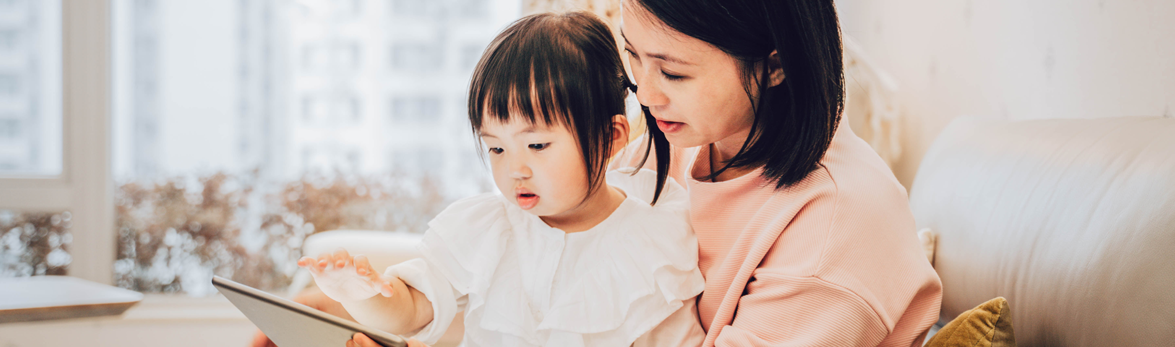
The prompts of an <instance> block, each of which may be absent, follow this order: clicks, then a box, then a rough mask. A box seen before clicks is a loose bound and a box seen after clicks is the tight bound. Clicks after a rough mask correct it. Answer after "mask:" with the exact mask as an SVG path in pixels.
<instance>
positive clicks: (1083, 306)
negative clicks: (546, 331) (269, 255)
mask: <svg viewBox="0 0 1175 347" xmlns="http://www.w3.org/2000/svg"><path fill="white" fill-rule="evenodd" d="M910 207H911V209H912V210H913V213H914V217H915V220H916V222H917V224H918V226H919V228H920V229H922V228H925V229H929V230H931V232H932V233H933V234H934V235H935V239H936V240H937V242H936V244H934V245H933V246H934V250H933V253H931V254H930V258H931V259H932V262H933V264H934V267H935V269H936V270H937V271H938V273H939V276H940V277H941V278H942V282H943V290H944V294H943V305H942V312H941V316H940V318H941V319H940V323H939V324H940V325H941V324H944V323H946V322H948V321H950V320H952V319H954V318H955V317H956V316H958V315H959V314H960V313H961V312H963V311H965V310H968V309H970V308H972V307H975V306H976V305H979V304H981V303H984V302H985V301H987V300H988V299H991V298H994V297H1000V296H1002V297H1005V298H1007V302H1008V303H1009V304H1010V308H1011V310H1010V311H1011V315H1012V316H1011V318H1012V322H1013V325H1014V329H1015V339H1016V342H1017V343H1018V344H1019V345H1021V346H1111V345H1113V346H1148V345H1172V344H1175V342H1172V341H1175V119H1167V118H1141V117H1133V118H1109V119H1089V120H1075V119H1067V120H1032V121H1006V120H986V119H982V118H968V117H964V118H959V119H956V120H955V121H953V122H952V123H951V124H950V125H948V126H947V127H946V129H944V130H943V131H942V133H941V134H940V136H939V137H938V139H937V140H936V141H935V142H934V144H933V145H932V146H931V147H930V149H929V151H928V152H927V154H926V156H925V158H924V159H923V160H922V162H921V164H920V167H919V170H918V173H917V176H916V177H915V180H914V183H913V185H912V187H911V191H910ZM910 232H912V233H913V232H915V231H914V230H911V231H910ZM416 242H419V235H418V234H407V233H389V232H377V231H359V230H339V231H330V232H324V233H319V234H316V235H313V236H311V237H310V238H309V239H307V240H306V243H305V246H304V252H305V254H319V253H322V252H327V251H332V250H334V249H336V248H338V247H345V248H347V249H350V250H352V252H353V253H364V254H367V255H368V256H369V257H370V259H371V261H372V263H373V265H375V266H377V268H382V267H384V266H388V265H392V264H395V263H398V262H400V261H403V260H407V259H411V258H414V257H416V256H417V253H416V251H415V249H414V248H413V245H415V243H416ZM308 281H309V279H308V276H307V275H305V274H303V275H301V276H300V277H299V279H298V280H297V281H296V283H295V285H294V286H293V287H292V288H302V287H301V286H302V285H305V284H306V283H307V282H308ZM457 319H458V322H457V324H454V327H453V328H452V329H450V331H449V333H448V334H447V335H446V337H445V338H444V339H442V341H441V342H440V343H438V344H437V345H438V346H443V345H455V344H457V343H459V341H460V338H461V333H460V329H461V324H460V323H461V322H460V321H459V320H460V319H461V318H460V316H459V317H458V318H457Z"/></svg>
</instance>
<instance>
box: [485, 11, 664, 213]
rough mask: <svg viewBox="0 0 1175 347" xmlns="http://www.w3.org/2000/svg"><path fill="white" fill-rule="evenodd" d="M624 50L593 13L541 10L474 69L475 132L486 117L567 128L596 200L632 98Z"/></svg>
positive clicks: (489, 49)
mask: <svg viewBox="0 0 1175 347" xmlns="http://www.w3.org/2000/svg"><path fill="white" fill-rule="evenodd" d="M617 47H618V46H617V45H616V39H615V38H614V37H613V36H612V31H611V30H609V29H608V25H606V24H604V22H602V21H600V20H599V19H598V18H596V17H595V15H592V14H591V13H587V12H571V13H566V14H551V13H542V14H535V15H530V16H527V17H524V18H522V19H519V20H518V21H515V22H514V23H513V24H511V25H510V26H509V27H508V28H506V30H505V31H503V32H502V33H501V34H498V36H497V37H496V38H494V41H493V42H491V43H490V45H489V47H487V48H486V51H485V53H483V54H482V56H481V60H480V61H478V62H477V67H476V68H474V70H473V78H472V80H471V81H470V85H469V122H470V124H471V125H472V127H473V132H474V135H477V134H479V133H480V132H481V126H482V122H483V120H484V119H486V118H489V119H495V120H498V121H501V122H507V121H509V120H510V119H511V118H513V117H522V118H520V119H522V120H525V121H527V122H530V124H542V125H545V126H557V125H562V126H567V127H568V128H569V129H570V130H571V132H572V133H573V134H575V137H576V139H577V140H578V142H579V148H580V151H581V153H583V160H584V164H585V166H586V167H587V176H588V180H589V182H588V187H589V188H588V195H589V196H590V195H591V193H592V192H593V191H595V190H596V189H599V187H600V186H602V183H603V182H604V172H605V171H606V170H607V166H608V156H609V155H611V153H612V150H613V148H612V135H613V129H612V119H613V117H614V116H615V115H618V114H624V98H625V97H626V96H627V95H628V90H627V89H626V88H625V84H624V83H625V82H626V81H627V77H626V75H625V73H624V65H622V62H621V60H620V54H619V51H618V49H617ZM478 143H479V145H480V142H478ZM482 152H483V153H484V151H482ZM653 201H654V202H655V201H656V199H654V200H653Z"/></svg>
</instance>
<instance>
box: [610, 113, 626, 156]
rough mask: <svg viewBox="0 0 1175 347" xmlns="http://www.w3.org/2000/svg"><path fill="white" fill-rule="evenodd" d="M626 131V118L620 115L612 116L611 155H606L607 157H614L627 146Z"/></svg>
mask: <svg viewBox="0 0 1175 347" xmlns="http://www.w3.org/2000/svg"><path fill="white" fill-rule="evenodd" d="M628 131H629V127H628V117H625V116H624V115H622V114H618V115H615V116H612V153H608V157H613V156H616V153H620V151H622V150H624V147H625V146H628Z"/></svg>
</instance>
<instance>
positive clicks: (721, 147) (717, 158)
mask: <svg viewBox="0 0 1175 347" xmlns="http://www.w3.org/2000/svg"><path fill="white" fill-rule="evenodd" d="M748 136H750V129H747V131H745V132H740V133H738V134H735V135H733V136H730V137H727V138H725V139H722V140H719V141H718V142H714V143H711V144H710V148H709V152H710V157H709V158H708V159H709V160H710V172H709V174H710V175H713V174H714V173H715V172H718V170H721V169H722V168H723V167H725V166H726V162H728V161H730V159H731V158H734V156H735V155H736V154H738V151H739V150H740V149H742V146H743V143H745V142H746V141H747V137H748ZM755 169H758V166H750V167H747V166H744V167H737V168H735V167H732V168H728V169H726V170H725V171H722V173H720V174H718V176H717V177H711V181H713V182H722V181H727V180H731V179H735V178H739V177H742V176H743V175H746V174H747V173H750V172H751V171H755ZM695 178H696V177H695Z"/></svg>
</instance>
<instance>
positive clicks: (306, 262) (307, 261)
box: [298, 257, 322, 275]
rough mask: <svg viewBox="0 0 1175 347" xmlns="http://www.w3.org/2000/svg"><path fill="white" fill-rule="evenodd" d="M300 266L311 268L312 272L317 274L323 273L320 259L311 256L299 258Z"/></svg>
mask: <svg viewBox="0 0 1175 347" xmlns="http://www.w3.org/2000/svg"><path fill="white" fill-rule="evenodd" d="M298 266H301V267H304V268H306V269H307V270H310V273H312V274H315V275H317V274H320V273H322V270H321V269H319V268H318V260H317V259H314V258H311V257H302V258H301V259H298Z"/></svg>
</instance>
